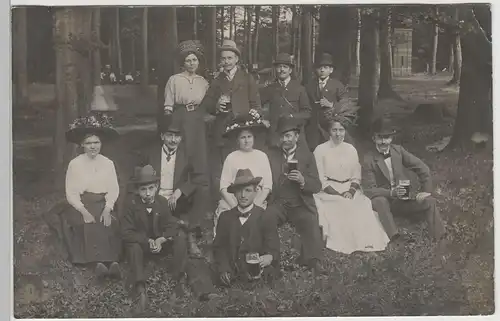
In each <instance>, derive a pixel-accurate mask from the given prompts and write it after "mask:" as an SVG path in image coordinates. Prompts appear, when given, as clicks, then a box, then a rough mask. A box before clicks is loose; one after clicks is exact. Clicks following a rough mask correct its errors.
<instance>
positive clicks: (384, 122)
mask: <svg viewBox="0 0 500 321" xmlns="http://www.w3.org/2000/svg"><path fill="white" fill-rule="evenodd" d="M372 132H373V135H379V136H392V135H394V134H396V133H397V130H396V129H395V128H394V127H393V126H391V124H390V123H389V120H388V119H387V118H384V117H380V118H377V119H376V120H375V121H374V122H373V123H372Z"/></svg>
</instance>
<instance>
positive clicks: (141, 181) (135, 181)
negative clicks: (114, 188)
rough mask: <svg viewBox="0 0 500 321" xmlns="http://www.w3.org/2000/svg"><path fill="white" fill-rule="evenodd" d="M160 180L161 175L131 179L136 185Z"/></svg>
mask: <svg viewBox="0 0 500 321" xmlns="http://www.w3.org/2000/svg"><path fill="white" fill-rule="evenodd" d="M159 181H160V178H159V177H147V178H143V179H141V180H136V179H132V180H130V183H131V184H132V185H134V186H138V185H146V184H153V183H158V182H159Z"/></svg>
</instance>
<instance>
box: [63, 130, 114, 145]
mask: <svg viewBox="0 0 500 321" xmlns="http://www.w3.org/2000/svg"><path fill="white" fill-rule="evenodd" d="M89 134H93V135H96V136H98V137H99V138H100V139H101V140H111V139H115V138H118V136H120V134H119V133H118V132H117V131H116V129H114V128H110V127H98V128H87V127H77V128H73V129H70V130H68V131H67V132H66V140H67V141H69V142H72V143H75V144H81V143H82V141H83V138H84V137H85V135H89Z"/></svg>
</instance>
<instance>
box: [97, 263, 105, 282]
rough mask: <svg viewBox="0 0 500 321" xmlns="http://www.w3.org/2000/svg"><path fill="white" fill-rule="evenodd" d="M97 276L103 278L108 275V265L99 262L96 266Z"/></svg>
mask: <svg viewBox="0 0 500 321" xmlns="http://www.w3.org/2000/svg"><path fill="white" fill-rule="evenodd" d="M95 274H96V276H97V277H98V278H102V277H103V276H105V275H106V274H108V268H107V267H106V265H104V264H102V263H101V262H99V263H97V264H96V266H95Z"/></svg>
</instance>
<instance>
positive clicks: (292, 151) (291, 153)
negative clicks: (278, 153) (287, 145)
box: [283, 144, 297, 155]
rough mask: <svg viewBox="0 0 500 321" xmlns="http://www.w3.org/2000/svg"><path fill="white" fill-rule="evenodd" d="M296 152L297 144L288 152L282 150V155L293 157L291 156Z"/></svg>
mask: <svg viewBox="0 0 500 321" xmlns="http://www.w3.org/2000/svg"><path fill="white" fill-rule="evenodd" d="M296 151H297V144H295V146H293V147H292V148H291V149H289V150H284V149H283V153H284V154H286V155H293V154H295V152H296Z"/></svg>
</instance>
